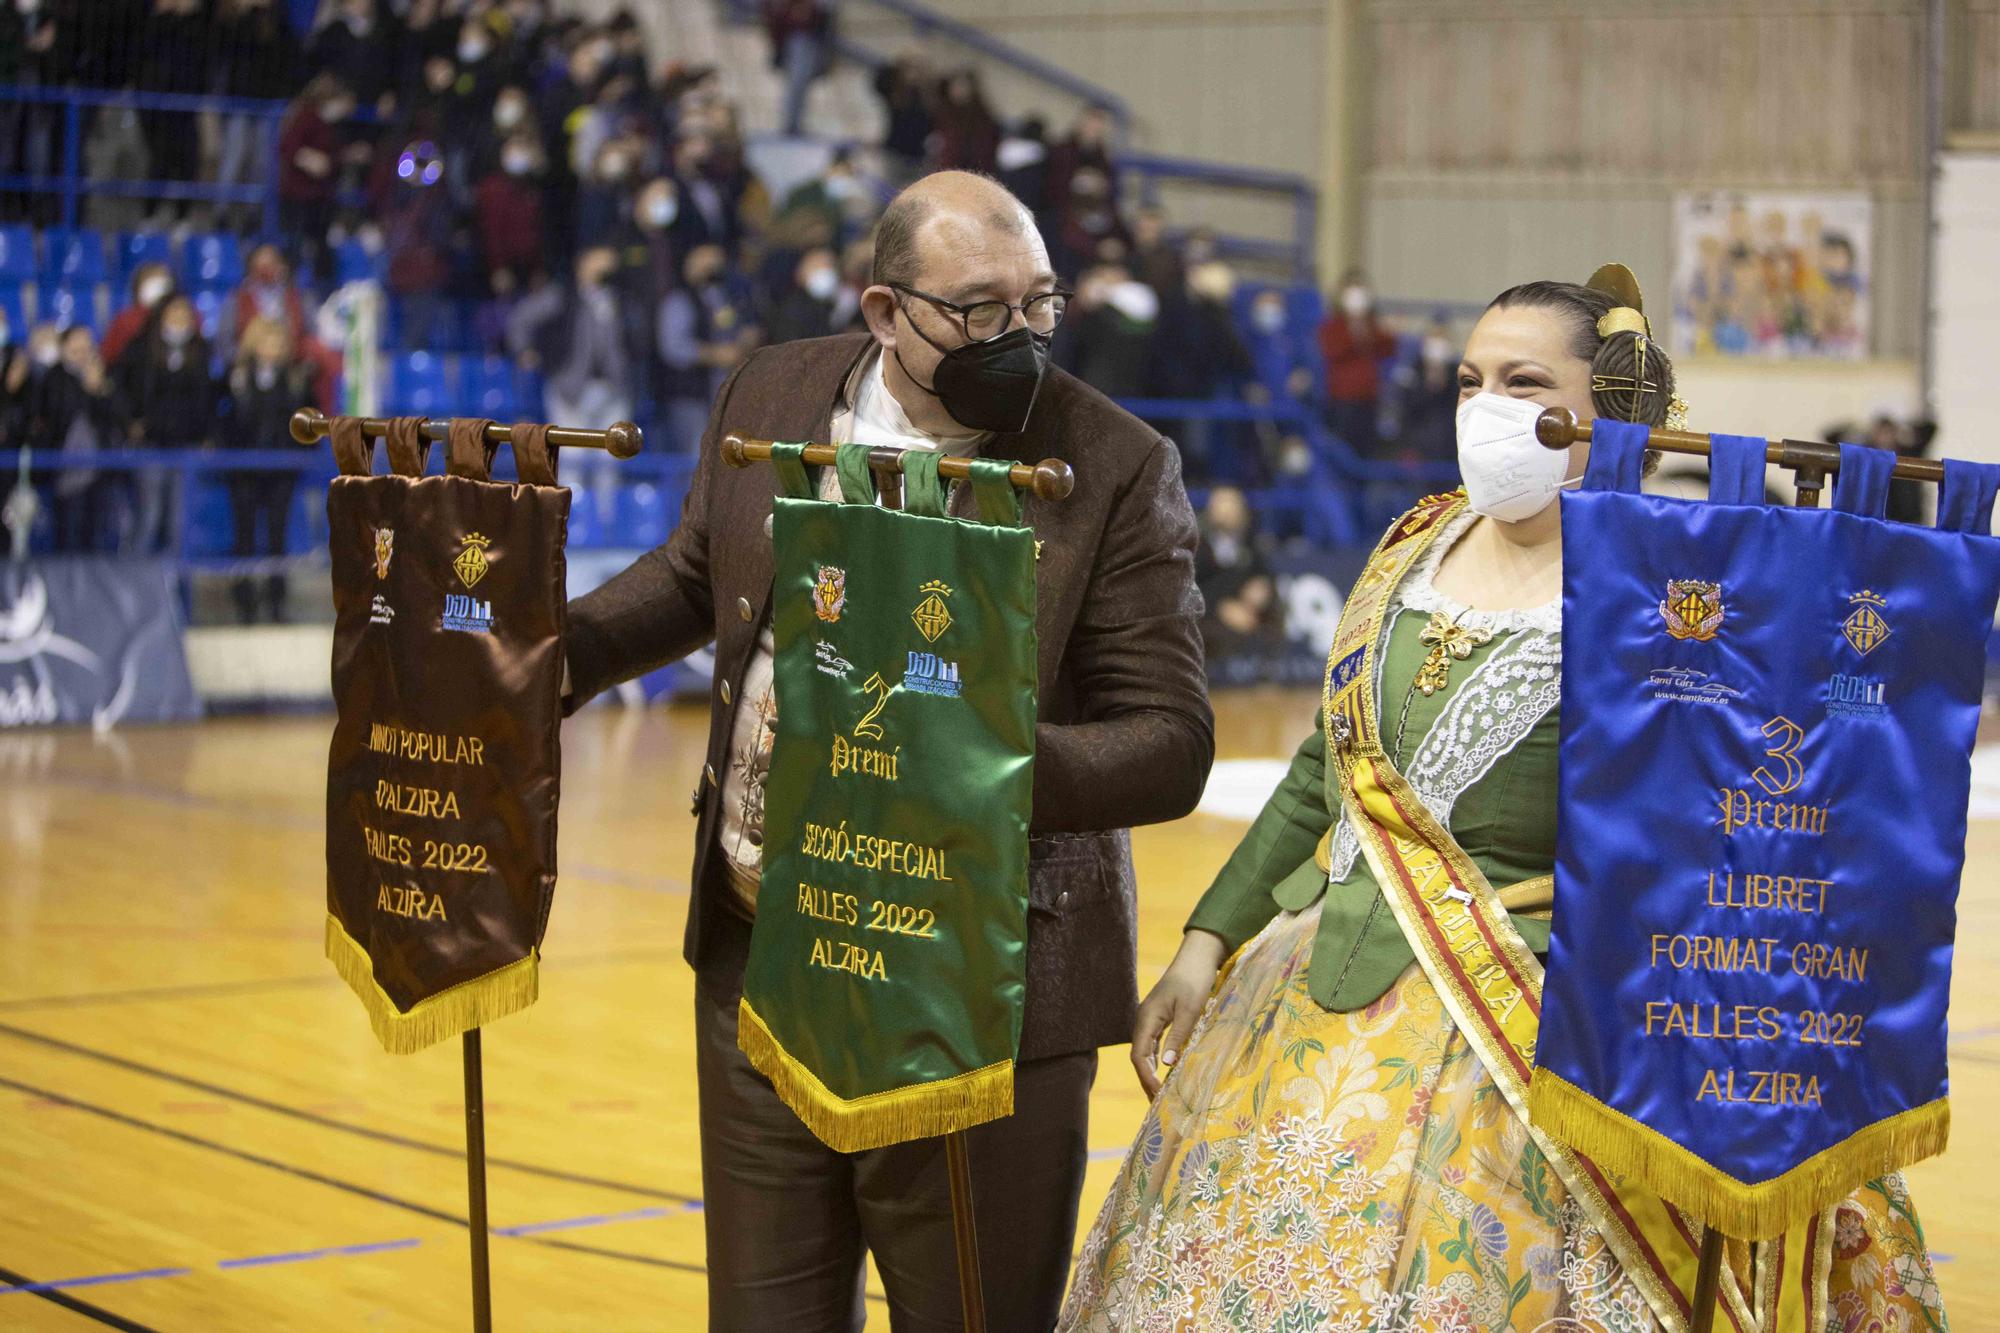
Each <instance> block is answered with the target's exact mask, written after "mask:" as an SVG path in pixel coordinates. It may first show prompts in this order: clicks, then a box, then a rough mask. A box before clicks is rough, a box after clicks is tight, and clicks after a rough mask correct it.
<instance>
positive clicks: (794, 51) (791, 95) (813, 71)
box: [764, 0, 833, 135]
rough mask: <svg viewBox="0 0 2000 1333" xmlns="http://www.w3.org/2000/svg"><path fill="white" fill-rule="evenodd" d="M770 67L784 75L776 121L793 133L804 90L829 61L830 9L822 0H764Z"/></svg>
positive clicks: (796, 129)
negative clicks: (783, 92) (769, 40)
mask: <svg viewBox="0 0 2000 1333" xmlns="http://www.w3.org/2000/svg"><path fill="white" fill-rule="evenodd" d="M764 31H765V32H766V33H768V34H769V35H770V38H771V67H772V68H773V69H775V70H777V71H778V72H779V73H781V74H783V75H784V77H785V96H784V103H783V109H782V110H781V111H780V113H779V116H778V123H779V124H780V125H782V126H783V127H784V132H785V133H786V134H791V135H796V134H798V133H799V132H800V130H801V129H802V127H803V126H804V124H805V114H806V93H807V92H808V91H809V90H810V89H811V88H812V85H813V81H814V80H815V79H817V78H819V77H820V76H821V75H822V74H824V73H826V70H827V66H828V64H829V63H830V62H831V60H832V46H833V10H832V8H831V7H830V6H828V5H827V4H825V3H823V0H764Z"/></svg>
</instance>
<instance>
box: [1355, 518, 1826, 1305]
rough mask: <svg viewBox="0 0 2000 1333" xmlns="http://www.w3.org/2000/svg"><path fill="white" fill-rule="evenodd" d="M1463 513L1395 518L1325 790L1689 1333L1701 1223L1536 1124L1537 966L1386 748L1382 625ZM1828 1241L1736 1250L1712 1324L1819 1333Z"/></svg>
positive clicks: (1584, 1189) (1438, 972)
mask: <svg viewBox="0 0 2000 1333" xmlns="http://www.w3.org/2000/svg"><path fill="white" fill-rule="evenodd" d="M1464 506H1465V496H1464V493H1463V492H1453V493H1452V494H1449V495H1438V496H1432V497H1430V498H1429V499H1426V500H1424V501H1422V502H1421V503H1419V504H1418V505H1417V507H1416V508H1415V509H1413V510H1411V511H1410V512H1409V513H1408V514H1406V515H1405V516H1404V517H1402V518H1401V519H1399V520H1397V522H1396V524H1395V525H1394V526H1393V527H1391V528H1390V529H1389V531H1388V533H1387V534H1386V535H1385V536H1384V537H1383V538H1382V541H1381V543H1380V544H1379V545H1377V547H1376V548H1375V551H1374V554H1373V555H1371V556H1370V557H1369V560H1368V565H1367V567H1366V568H1365V569H1364V570H1363V571H1362V574H1361V577H1360V579H1359V581H1357V582H1356V584H1355V586H1354V592H1353V594H1352V595H1351V596H1350V597H1349V598H1348V601H1347V605H1346V607H1345V609H1344V610H1343V611H1342V612H1341V618H1340V627H1339V630H1338V632H1337V633H1336V634H1335V635H1334V642H1333V652H1332V654H1331V656H1330V657H1329V658H1328V661H1327V672H1326V690H1325V695H1324V697H1323V700H1322V702H1323V704H1324V716H1325V719H1326V734H1327V753H1328V756H1329V759H1330V763H1329V764H1328V769H1327V771H1328V775H1329V779H1328V780H1329V782H1337V783H1338V784H1339V786H1338V794H1339V796H1340V798H1341V806H1342V809H1343V810H1344V812H1345V816H1346V819H1347V821H1348V823H1349V824H1351V825H1352V826H1353V828H1354V831H1355V833H1356V834H1357V835H1358V837H1359V839H1360V842H1361V849H1362V852H1363V854H1364V855H1366V856H1367V858H1368V864H1369V865H1370V866H1371V867H1372V868H1373V869H1374V871H1375V879H1376V882H1377V883H1378V884H1379V885H1380V886H1381V890H1382V894H1383V896H1384V897H1385V898H1387V899H1388V902H1389V907H1390V910H1391V911H1393V912H1394V913H1395V915H1396V920H1397V922H1398V923H1399V924H1400V925H1401V926H1402V929H1403V934H1404V935H1405V936H1406V937H1407V938H1408V939H1409V942H1410V947H1411V948H1412V949H1413V950H1414V951H1415V953H1416V956H1417V958H1418V960H1419V962H1420V963H1421V964H1422V966H1423V969H1424V972H1425V973H1426V975H1428V976H1429V978H1430V980H1431V984H1432V985H1433V986H1435V987H1436V988H1437V992H1438V996H1439V998H1440V999H1441V1000H1442V1001H1443V1002H1444V1006H1445V1009H1446V1012H1448V1013H1449V1014H1450V1015H1451V1017H1452V1021H1453V1022H1454V1023H1456V1024H1457V1026H1458V1029H1459V1031H1460V1032H1461V1033H1463V1034H1464V1036H1465V1039H1466V1043H1467V1044H1468V1045H1469V1046H1470V1047H1471V1048H1472V1050H1473V1053H1474V1054H1475V1055H1476V1056H1478V1058H1479V1061H1480V1063H1481V1064H1482V1065H1484V1066H1485V1068H1486V1071H1487V1073H1488V1075H1489V1076H1490V1077H1491V1078H1492V1079H1493V1082H1494V1084H1495V1085H1496V1086H1497V1087H1498V1088H1499V1089H1500V1092H1501V1095H1502V1096H1503V1097H1505V1098H1506V1100H1507V1104H1508V1105H1509V1106H1511V1107H1512V1108H1513V1110H1514V1114H1515V1115H1517V1116H1518V1117H1520V1119H1521V1121H1522V1123H1523V1124H1525V1125H1527V1127H1528V1132H1529V1133H1530V1134H1531V1135H1532V1136H1533V1137H1534V1140H1535V1143H1536V1146H1537V1147H1539V1148H1540V1149H1541V1151H1542V1153H1543V1155H1544V1156H1545V1157H1547V1159H1548V1161H1549V1164H1550V1166H1552V1167H1553V1168H1554V1169H1555V1171H1556V1173H1557V1174H1558V1175H1559V1176H1561V1178H1562V1180H1563V1183H1564V1184H1565V1185H1567V1186H1568V1187H1569V1192H1570V1194H1571V1195H1572V1196H1574V1197H1575V1198H1576V1200H1577V1202H1578V1203H1579V1204H1581V1205H1582V1207H1583V1209H1584V1211H1585V1213H1586V1215H1587V1216H1588V1217H1589V1219H1590V1222H1591V1225H1593V1226H1594V1227H1596V1228H1597V1230H1598V1231H1599V1232H1600V1233H1601V1234H1602V1235H1603V1236H1604V1238H1605V1242H1606V1243H1607V1244H1608V1245H1609V1246H1610V1247H1611V1251H1612V1253H1613V1254H1615V1255H1616V1256H1617V1257H1618V1261H1619V1263H1620V1264H1621V1265H1622V1266H1623V1268H1624V1270H1625V1272H1626V1273H1627V1274H1628V1275H1629V1276H1630V1277H1631V1278H1632V1281H1633V1282H1634V1284H1635V1285H1636V1286H1637V1287H1638V1288H1639V1290H1640V1292H1641V1293H1642V1294H1643V1295H1644V1296H1645V1298H1646V1300H1647V1303H1648V1304H1649V1305H1651V1306H1652V1309H1653V1312H1654V1314H1655V1315H1656V1316H1657V1317H1658V1318H1659V1320H1660V1322H1661V1323H1662V1324H1664V1325H1665V1326H1666V1327H1667V1328H1668V1329H1669V1330H1673V1331H1674V1333H1680V1331H1681V1330H1685V1329H1686V1328H1687V1327H1688V1323H1689V1313H1690V1310H1691V1308H1692V1299H1691V1298H1692V1293H1693V1291H1694V1285H1695V1271H1696V1267H1697V1264H1698V1261H1699V1258H1700V1252H1701V1238H1702V1230H1703V1228H1702V1225H1701V1223H1700V1222H1699V1221H1697V1220H1695V1219H1693V1218H1690V1217H1689V1216H1688V1215H1687V1214H1685V1213H1683V1212H1681V1211H1680V1210H1679V1209H1678V1208H1675V1207H1674V1206H1673V1205H1671V1204H1669V1203H1667V1202H1666V1201H1665V1200H1664V1199H1661V1198H1660V1197H1659V1196H1658V1195H1656V1194H1653V1193H1651V1192H1650V1191H1647V1190H1644V1189H1641V1188H1638V1187H1636V1186H1633V1185H1628V1184H1627V1183H1626V1182H1625V1180H1624V1179H1623V1178H1622V1177H1620V1176H1616V1175H1613V1174H1611V1173H1610V1172H1607V1171H1605V1170H1604V1169H1602V1168H1601V1167H1599V1166H1598V1165H1597V1164H1596V1163H1594V1162H1592V1161H1591V1160H1590V1159H1589V1158H1588V1157H1585V1156H1583V1155H1582V1154H1581V1153H1578V1152H1575V1151H1573V1150H1571V1149H1570V1148H1569V1147H1567V1146H1566V1145H1564V1144H1563V1143H1561V1142H1560V1141H1558V1140H1556V1139H1555V1138H1553V1137H1551V1136H1550V1135H1549V1134H1547V1133H1545V1132H1543V1131H1541V1130H1539V1129H1537V1128H1536V1127H1535V1125H1534V1124H1533V1122H1532V1121H1530V1120H1529V1118H1528V1084H1529V1080H1530V1078H1531V1075H1532V1071H1533V1069H1534V1063H1535V1037H1536V1034H1537V1033H1538V1032H1539V1031H1540V1029H1541V996H1542V964H1541V961H1540V960H1539V959H1537V958H1536V957H1535V955H1534V952H1533V951H1532V950H1530V949H1529V948H1528V946H1527V943H1526V942H1525V941H1524V940H1523V939H1522V938H1521V936H1520V933H1519V932H1518V931H1516V930H1515V929H1514V926H1513V924H1512V922H1511V921H1510V920H1509V919H1508V915H1507V911H1506V909H1505V908H1504V907H1503V906H1501V903H1500V898H1499V895H1498V894H1497V893H1496V892H1495V891H1494V888H1493V886H1492V885H1491V884H1490V883H1488V882H1487V880H1486V877H1485V876H1484V875H1483V874H1481V873H1480V870H1479V867H1478V866H1476V865H1474V864H1473V862H1472V859H1471V858H1470V857H1468V856H1467V855H1466V854H1465V852H1464V850H1463V849H1462V848H1460V847H1459V845H1458V843H1457V842H1456V841H1455V840H1454V839H1453V838H1452V836H1451V834H1450V832H1449V831H1448V830H1447V829H1446V828H1445V827H1444V826H1443V825H1442V824H1440V823H1439V822H1438V821H1437V819H1436V817H1435V816H1434V815H1432V814H1431V812H1430V810H1429V809H1428V808H1427V807H1426V806H1425V805H1424V803H1423V802H1422V801H1421V800H1420V799H1418V797H1417V794H1416V792H1415V790H1414V789H1412V788H1411V786H1410V784H1409V782H1408V781H1407V780H1406V779H1405V778H1404V777H1403V775H1402V774H1401V773H1399V772H1397V771H1396V768H1395V766H1394V765H1393V764H1392V763H1391V762H1390V761H1389V758H1388V756H1387V754H1386V753H1385V752H1384V751H1383V749H1382V745H1381V739H1380V733H1379V730H1378V715H1377V714H1378V710H1377V703H1376V689H1375V677H1376V672H1377V670H1378V669H1379V663H1378V662H1377V655H1378V653H1379V652H1380V651H1381V648H1382V646H1383V643H1382V629H1383V623H1384V621H1385V619H1386V618H1387V615H1388V611H1389V607H1390V605H1391V601H1392V598H1393V594H1394V593H1395V590H1396V588H1397V586H1398V585H1399V584H1400V583H1401V582H1402V580H1403V578H1404V576H1405V575H1406V574H1407V573H1408V572H1409V570H1410V568H1411V567H1412V566H1413V565H1415V564H1416V563H1417V561H1418V560H1419V559H1421V558H1422V556H1423V553H1424V552H1425V551H1426V550H1428V549H1429V547H1430V546H1431V544H1432V543H1433V542H1434V541H1436V539H1437V537H1438V535H1439V533H1441V532H1442V531H1443V530H1444V528H1445V527H1446V525H1447V524H1448V523H1449V522H1450V521H1451V520H1452V519H1453V518H1455V517H1457V516H1458V514H1459V513H1460V512H1461V511H1462V510H1463V508H1464ZM1322 850H1323V852H1324V848H1323V849H1322ZM1322 864H1323V865H1324V864H1325V861H1324V859H1322ZM1832 1243H1833V1227H1832V1214H1831V1212H1828V1213H1826V1214H1822V1215H1821V1216H1819V1217H1817V1218H1814V1219H1812V1220H1811V1221H1809V1222H1807V1223H1805V1224H1803V1225H1801V1226H1799V1227H1796V1228H1794V1229H1793V1230H1792V1231H1791V1232H1787V1233H1786V1234H1785V1235H1784V1236H1783V1237H1780V1238H1779V1239H1777V1240H1773V1241H1766V1242H1762V1243H1760V1244H1758V1245H1756V1246H1754V1247H1753V1246H1749V1245H1745V1244H1742V1243H1740V1242H1734V1241H1732V1242H1731V1243H1730V1246H1729V1251H1728V1257H1729V1262H1728V1263H1727V1264H1725V1265H1724V1267H1723V1273H1722V1305H1721V1314H1720V1315H1719V1316H1718V1319H1717V1325H1716V1326H1717V1327H1718V1328H1722V1327H1733V1328H1735V1329H1736V1330H1737V1333H1807V1330H1815V1331H1816V1330H1817V1329H1818V1328H1819V1327H1820V1326H1821V1325H1822V1324H1823V1323H1824V1322H1825V1317H1826V1316H1825V1311H1826V1280H1827V1271H1828V1264H1829V1262H1830V1258H1831V1253H1832ZM1739 1275H1741V1276H1739Z"/></svg>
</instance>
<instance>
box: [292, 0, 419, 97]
mask: <svg viewBox="0 0 2000 1333" xmlns="http://www.w3.org/2000/svg"><path fill="white" fill-rule="evenodd" d="M403 49H404V47H403V43H402V34H401V31H400V25H399V24H398V23H397V22H396V18H395V16H394V15H393V14H390V13H388V12H386V7H385V6H384V5H382V4H380V3H379V2H378V0H339V4H338V5H337V6H336V7H335V8H334V10H333V11H332V14H331V17H330V18H329V20H328V21H327V23H326V24H325V26H323V27H322V28H320V30H319V31H318V32H316V33H314V34H313V36H312V40H311V42H310V43H309V44H308V46H307V48H306V67H307V68H308V69H309V70H311V71H312V72H313V73H315V74H327V75H331V76H332V77H333V78H334V79H335V80H337V81H338V82H339V83H340V85H341V86H342V87H343V88H346V89H347V90H348V91H349V92H350V93H351V94H352V95H353V96H354V97H355V98H356V99H357V100H358V101H359V102H360V103H361V104H362V105H364V106H371V107H373V108H374V109H375V112H376V114H377V115H380V116H389V115H393V114H394V112H395V109H396V93H395V79H396V72H397V57H398V55H400V54H401V53H402V51H403Z"/></svg>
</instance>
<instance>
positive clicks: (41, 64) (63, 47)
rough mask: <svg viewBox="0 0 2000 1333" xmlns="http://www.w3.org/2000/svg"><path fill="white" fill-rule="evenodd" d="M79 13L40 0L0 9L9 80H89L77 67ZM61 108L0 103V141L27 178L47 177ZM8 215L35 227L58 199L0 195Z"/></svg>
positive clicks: (31, 84)
mask: <svg viewBox="0 0 2000 1333" xmlns="http://www.w3.org/2000/svg"><path fill="white" fill-rule="evenodd" d="M78 18H79V15H78V14H77V13H76V12H75V11H73V10H58V9H57V8H56V6H54V5H52V4H48V3H46V2H45V0H13V3H11V4H8V5H5V6H4V7H0V19H4V23H0V60H4V61H6V62H7V63H8V64H9V65H11V66H12V68H10V69H8V70H6V71H5V73H6V76H7V81H8V82H9V83H13V84H18V85H20V86H22V87H28V88H41V87H47V86H50V85H54V84H64V83H72V82H89V81H90V80H88V79H86V78H85V77H84V71H82V70H80V69H78V68H77V62H76V56H77V55H78V51H77V32H76V29H77V27H78ZM65 114H66V113H65V110H64V108H63V107H61V106H59V105H57V104H55V103H53V102H26V101H14V100H11V99H10V100H8V101H5V102H0V144H4V145H6V147H7V150H8V152H9V154H10V155H14V154H18V156H14V157H13V160H14V161H16V162H18V163H19V166H18V167H16V168H14V169H15V170H19V171H22V172H25V173H27V174H28V175H31V176H53V175H55V174H56V171H57V169H58V166H59V164H60V161H61V153H62V143H63V140H62V136H63V120H64V116H65ZM0 199H4V202H5V206H6V213H7V216H9V217H26V218H28V219H29V220H30V221H32V222H33V223H35V224H36V225H37V226H44V227H46V226H49V225H52V224H53V223H54V222H55V220H56V210H57V208H58V207H59V206H60V204H61V197H60V196H59V195H57V194H56V193H55V192H54V191H46V192H36V193H31V194H24V195H13V194H10V195H6V196H0Z"/></svg>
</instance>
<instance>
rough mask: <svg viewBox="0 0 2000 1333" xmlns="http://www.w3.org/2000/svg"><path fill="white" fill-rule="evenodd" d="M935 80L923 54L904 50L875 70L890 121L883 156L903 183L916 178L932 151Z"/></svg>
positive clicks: (877, 87) (890, 170)
mask: <svg viewBox="0 0 2000 1333" xmlns="http://www.w3.org/2000/svg"><path fill="white" fill-rule="evenodd" d="M934 83H935V80H934V78H933V76H932V75H931V72H930V70H929V69H928V68H926V67H925V65H924V60H923V56H922V55H920V54H918V53H917V52H914V51H906V52H904V53H903V54H902V55H900V56H897V57H896V59H895V60H893V61H891V62H890V63H888V64H886V65H884V66H882V67H881V68H880V69H878V70H876V71H875V93H876V96H878V97H880V98H881V99H882V108H883V110H884V111H885V112H886V113H887V115H888V121H889V126H888V130H887V132H886V133H885V134H884V135H883V136H882V155H883V156H884V157H885V158H886V159H887V160H888V163H889V172H890V175H891V176H892V177H894V178H895V180H896V183H897V184H899V185H901V184H905V183H907V182H909V181H911V180H914V179H915V178H916V175H917V173H918V172H920V171H922V170H923V165H924V157H925V155H926V154H927V153H928V152H929V151H930V138H931V129H932V119H931V110H932V95H931V89H932V87H933V85H934Z"/></svg>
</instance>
